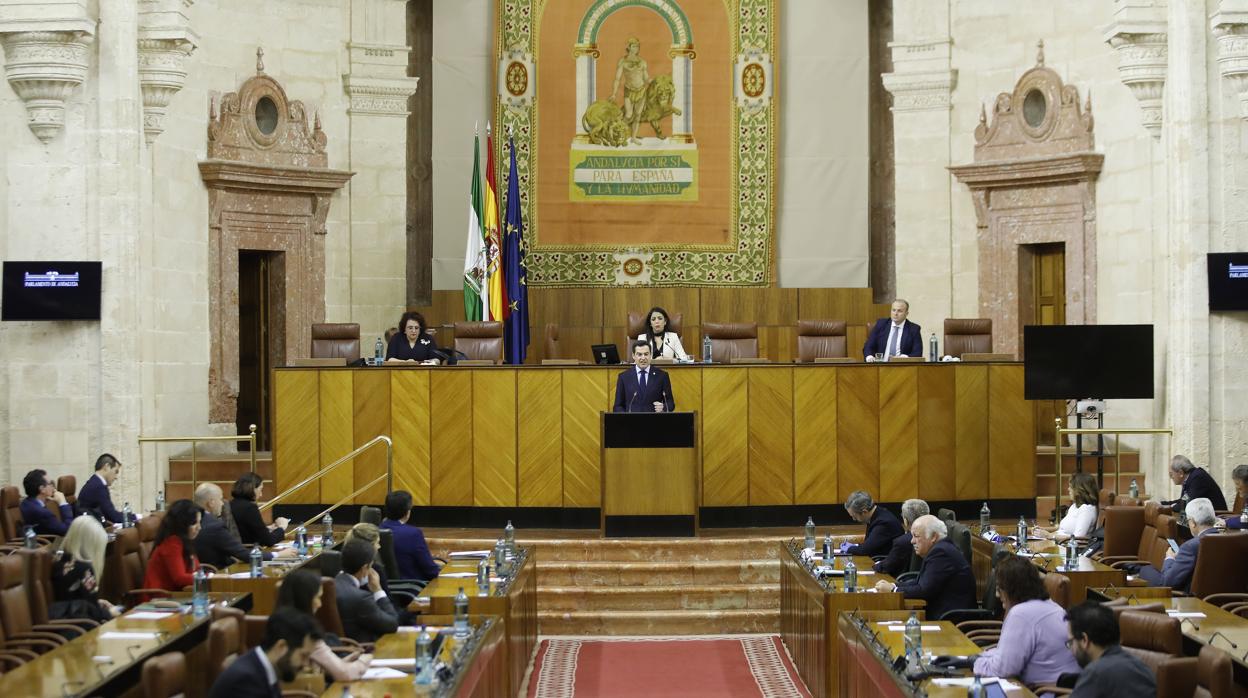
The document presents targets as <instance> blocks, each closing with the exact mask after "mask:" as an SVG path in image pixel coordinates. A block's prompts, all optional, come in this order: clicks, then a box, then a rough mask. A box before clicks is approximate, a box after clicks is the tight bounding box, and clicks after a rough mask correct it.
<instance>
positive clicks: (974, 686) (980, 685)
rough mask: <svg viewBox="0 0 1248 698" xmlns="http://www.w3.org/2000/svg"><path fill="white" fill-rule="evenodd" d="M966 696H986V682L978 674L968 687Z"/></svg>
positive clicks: (980, 697) (970, 697)
mask: <svg viewBox="0 0 1248 698" xmlns="http://www.w3.org/2000/svg"><path fill="white" fill-rule="evenodd" d="M966 698H984V682H983V681H980V680H979V677H978V676H976V677H975V680H974V681H972V682H971V687H970V688H968V689H966Z"/></svg>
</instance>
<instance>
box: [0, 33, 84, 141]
mask: <svg viewBox="0 0 1248 698" xmlns="http://www.w3.org/2000/svg"><path fill="white" fill-rule="evenodd" d="M93 31H94V30H93V29H91V30H87V29H85V28H84V29H77V30H75V29H65V30H56V31H19V32H3V33H0V43H3V44H4V74H5V77H6V78H7V79H8V81H9V84H10V85H11V86H12V87H13V91H14V92H16V93H17V96H18V97H20V98H21V99H22V101H23V102H25V103H26V113H27V114H28V116H29V119H28V125H29V126H30V130H31V131H33V132H34V134H35V136H37V137H38V138H39V140H41V141H43V142H44V143H47V142H48V141H50V140H52V139H53V138H55V137H56V135H57V134H58V133H60V132H61V129H63V128H64V127H65V101H66V100H67V99H69V96H70V95H71V94H73V92H74V90H75V89H76V88H77V87H78V86H79V85H81V84H82V83H83V81H84V80H86V78H87V58H88V56H87V47H88V46H89V45H90V44H91V42H92V41H93V40H94V35H93Z"/></svg>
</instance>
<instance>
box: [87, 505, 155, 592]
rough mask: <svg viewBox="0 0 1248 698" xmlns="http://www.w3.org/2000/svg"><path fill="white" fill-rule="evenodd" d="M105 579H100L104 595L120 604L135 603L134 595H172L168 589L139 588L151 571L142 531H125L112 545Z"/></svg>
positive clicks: (120, 532)
mask: <svg viewBox="0 0 1248 698" xmlns="http://www.w3.org/2000/svg"><path fill="white" fill-rule="evenodd" d="M144 518H146V517H144ZM107 558H108V561H107V562H106V563H105V565H104V578H103V579H101V580H100V596H102V597H103V598H105V599H108V600H109V601H112V602H113V603H116V604H126V605H129V603H131V602H133V599H129V598H127V597H130V596H132V595H147V596H168V595H169V592H168V591H166V590H164V589H139V588H137V587H139V585H141V584H142V583H143V575H144V573H145V572H146V570H147V560H146V559H145V558H144V557H143V548H142V545H141V541H140V539H139V529H138V528H123V529H121V530H120V531H118V532H117V536H116V538H114V539H113V541H112V542H111V543H109V546H108V553H107Z"/></svg>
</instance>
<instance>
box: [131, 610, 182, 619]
mask: <svg viewBox="0 0 1248 698" xmlns="http://www.w3.org/2000/svg"><path fill="white" fill-rule="evenodd" d="M171 615H173V613H162V612H160V611H131V612H130V613H127V614H126V617H127V618H129V619H130V620H160V619H161V618H168V617H169V616H171Z"/></svg>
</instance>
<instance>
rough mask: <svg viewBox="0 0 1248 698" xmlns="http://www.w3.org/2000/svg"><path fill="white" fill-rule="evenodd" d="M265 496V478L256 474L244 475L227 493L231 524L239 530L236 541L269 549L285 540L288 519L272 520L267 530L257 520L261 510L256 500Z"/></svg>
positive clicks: (262, 522)
mask: <svg viewBox="0 0 1248 698" xmlns="http://www.w3.org/2000/svg"><path fill="white" fill-rule="evenodd" d="M262 496H264V478H262V477H260V476H259V475H257V474H255V473H243V474H242V475H240V476H239V477H238V479H237V480H235V481H234V489H232V490H230V497H231V499H230V513H231V514H233V515H234V523H235V524H236V525H237V526H238V538H239V540H241V541H243V542H244V543H246V544H247V545H259V546H261V547H268V546H271V545H277V544H278V543H280V542H282V539H283V538H285V537H286V527H287V526H289V525H290V519H287V518H286V517H285V516H279V517H277V518H276V519H273V525H271V526H266V525H265V523H264V519H262V518H260V507H259V506H257V505H256V500H258V499H260V497H262Z"/></svg>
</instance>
